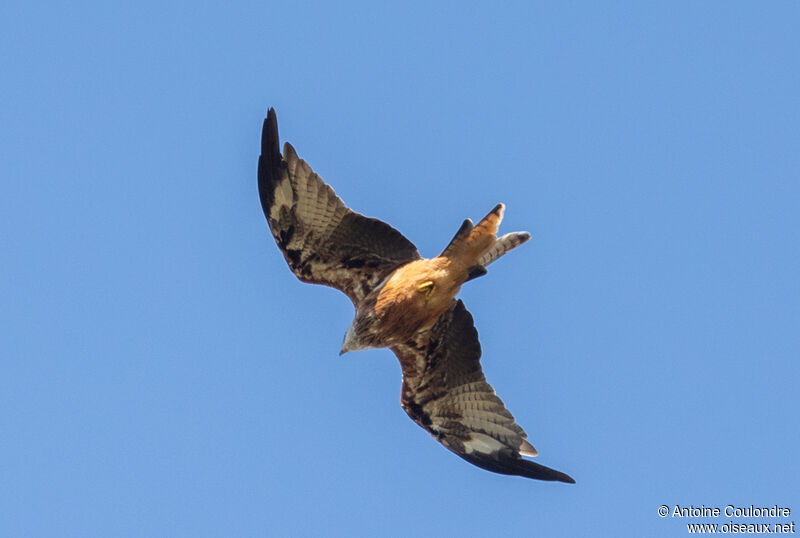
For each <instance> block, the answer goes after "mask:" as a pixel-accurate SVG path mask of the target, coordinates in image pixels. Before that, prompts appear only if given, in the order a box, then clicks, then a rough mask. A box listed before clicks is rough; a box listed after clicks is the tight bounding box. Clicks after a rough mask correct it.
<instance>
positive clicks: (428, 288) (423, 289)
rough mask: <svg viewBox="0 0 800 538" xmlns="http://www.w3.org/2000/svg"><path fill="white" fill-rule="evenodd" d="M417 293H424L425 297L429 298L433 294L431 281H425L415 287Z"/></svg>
mask: <svg viewBox="0 0 800 538" xmlns="http://www.w3.org/2000/svg"><path fill="white" fill-rule="evenodd" d="M417 291H418V292H420V293H424V294H425V295H426V296H428V297H430V295H431V293H433V280H426V281H425V282H423V283H422V284H420V285H419V286H417Z"/></svg>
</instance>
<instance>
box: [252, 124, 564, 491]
mask: <svg viewBox="0 0 800 538" xmlns="http://www.w3.org/2000/svg"><path fill="white" fill-rule="evenodd" d="M258 190H259V195H260V197H261V206H262V208H263V209H264V215H265V216H266V217H267V222H268V223H269V227H270V230H272V235H273V236H274V237H275V241H276V242H277V244H278V247H279V248H280V249H281V252H283V255H284V257H285V258H286V261H287V263H288V264H289V268H290V269H291V270H292V272H293V273H294V274H295V275H296V276H297V278H299V279H300V280H302V281H303V282H310V283H312V284H324V285H326V286H332V287H334V288H336V289H339V290H341V291H343V292H344V293H345V294H347V296H348V297H350V300H351V301H353V305H354V306H355V310H356V313H355V319H354V320H353V322H352V324H351V325H350V327H349V328H348V329H347V332H346V334H345V337H344V344H343V345H342V351H341V353H345V352H347V351H354V350H359V349H367V348H380V347H388V348H389V349H391V350H392V351H393V352H394V354H395V355H397V358H398V359H400V365H401V367H402V370H403V385H402V390H401V396H400V404H401V405H402V407H403V409H404V410H405V412H406V413H407V414H408V416H409V417H411V419H412V420H413V421H414V422H416V423H417V424H419V425H420V426H421V427H422V428H424V429H425V430H427V431H428V433H430V434H431V435H433V437H435V438H436V440H437V441H439V442H440V443H442V444H443V445H444V446H445V447H447V448H448V449H449V450H451V451H452V452H454V453H456V454H457V455H459V456H460V457H462V458H464V459H465V460H467V461H468V462H470V463H472V464H474V465H477V466H478V467H482V468H484V469H487V470H489V471H493V472H495V473H501V474H509V475H520V476H524V477H527V478H536V479H539V480H558V481H561V482H569V483H574V482H575V481H574V480H573V479H572V478H571V477H569V476H568V475H566V474H564V473H562V472H559V471H556V470H554V469H550V468H549V467H545V466H543V465H539V464H538V463H534V462H532V461H530V460H526V459H523V457H522V456H536V454H537V452H536V449H535V448H533V445H531V444H530V443H529V442H528V441H526V437H527V435H526V434H525V432H524V431H523V430H522V428H520V427H519V426H518V425H517V423H516V422H514V417H513V416H511V413H509V412H508V410H507V409H506V408H505V406H504V405H503V402H502V401H501V400H500V398H498V397H497V396H496V395H495V392H494V389H492V387H491V386H490V385H489V384H488V383H487V382H486V378H485V377H484V375H483V371H482V370H481V365H480V356H481V346H480V344H479V343H478V332H477V331H476V330H475V327H474V325H473V322H472V316H471V315H470V313H469V312H468V311H467V309H466V308H465V307H464V303H462V302H461V300H457V299H455V295H456V294H457V293H458V291H459V289H460V288H461V285H462V284H463V283H464V282H467V281H469V280H471V279H473V278H476V277H479V276H482V275H484V274H486V267H487V266H488V265H489V264H490V263H492V262H493V261H495V260H496V259H498V258H499V257H500V256H502V255H503V254H505V253H506V252H508V251H510V250H511V249H513V248H515V247H517V246H519V245H521V244H522V243H524V242H525V241H527V240H528V239H530V234H528V233H526V232H513V233H509V234H506V235H503V236H501V237H497V236H496V234H497V229H498V226H499V225H500V221H501V220H502V218H503V210H504V208H505V207H504V206H503V204H498V205H497V206H496V207H495V208H494V209H492V211H491V212H489V214H488V215H486V216H485V217H484V218H483V219H482V220H481V221H480V222H479V223H478V224H477V225H473V224H472V221H471V220H470V219H467V220H465V221H464V223H463V224H462V225H461V228H459V230H458V232H457V233H456V235H455V237H453V239H452V241H450V244H449V245H447V248H445V249H444V251H442V253H441V254H439V255H438V256H437V257H435V258H431V259H425V258H422V257H421V256H420V255H419V252H417V249H416V247H415V246H414V245H413V244H412V243H411V242H410V241H409V240H408V239H406V238H405V237H403V235H402V234H401V233H400V232H398V231H397V230H395V229H394V228H392V227H391V226H389V225H388V224H386V223H384V222H381V221H379V220H377V219H373V218H368V217H365V216H363V215H360V214H358V213H356V212H354V211H352V210H351V209H350V208H348V207H347V206H346V205H345V204H344V202H342V200H341V199H340V198H339V197H337V196H336V194H335V193H334V191H333V189H332V188H331V187H329V186H328V185H327V184H325V182H323V181H322V178H320V177H319V176H318V175H317V174H315V173H314V171H313V170H312V169H311V167H310V166H309V165H308V164H307V163H306V162H305V161H304V160H302V159H300V158H299V157H298V156H297V153H295V150H294V148H293V147H292V146H291V145H290V144H289V143H288V142H287V143H286V144H285V145H284V147H283V155H281V153H280V148H279V142H278V122H277V118H276V116H275V111H274V110H273V109H270V110H269V112H268V114H267V118H266V120H265V121H264V128H263V132H262V137H261V156H260V157H259V160H258Z"/></svg>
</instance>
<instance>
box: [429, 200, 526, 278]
mask: <svg viewBox="0 0 800 538" xmlns="http://www.w3.org/2000/svg"><path fill="white" fill-rule="evenodd" d="M505 208H506V206H505V205H503V204H497V205H496V206H495V207H494V209H492V210H491V211H490V212H489V214H488V215H486V216H485V217H483V218H482V219H481V221H480V222H478V224H477V226H473V224H472V220H470V219H467V220H465V221H464V223H463V224H462V225H461V228H459V229H458V231H457V232H456V235H455V236H454V237H453V239H452V240H451V241H450V244H448V245H447V248H445V249H444V251H442V253H441V254H440V256H444V257H447V258H450V259H452V260H455V261H457V262H458V263H461V264H463V265H464V266H465V267H467V268H468V269H467V271H468V274H469V277H468V278H467V280H471V279H473V278H476V277H479V276H481V275H485V274H486V266H487V265H489V264H490V263H492V262H493V261H495V260H496V259H497V258H499V257H500V256H502V255H503V254H505V253H506V252H508V251H510V250H511V249H513V248H515V247H518V246H519V245H521V244H522V243H524V242H525V241H527V240H528V239H530V238H531V234H529V233H528V232H512V233H509V234H506V235H504V236H502V237H497V229H498V228H499V227H500V222H501V221H502V220H503V211H505Z"/></svg>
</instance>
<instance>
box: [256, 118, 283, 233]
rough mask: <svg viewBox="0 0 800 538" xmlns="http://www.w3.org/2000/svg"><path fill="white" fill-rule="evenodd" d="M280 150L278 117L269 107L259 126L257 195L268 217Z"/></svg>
mask: <svg viewBox="0 0 800 538" xmlns="http://www.w3.org/2000/svg"><path fill="white" fill-rule="evenodd" d="M281 161H282V158H281V151H280V147H279V142H278V117H277V115H276V114H275V109H274V108H272V107H270V109H269V111H267V117H266V119H265V120H264V125H263V126H262V128H261V155H260V156H259V158H258V195H259V198H260V199H261V208H262V209H263V210H264V215H265V216H267V217H269V208H270V206H271V205H272V191H273V189H274V188H275V187H274V185H273V182H274V181H275V180H276V178H277V176H278V168H279V167H280V166H281Z"/></svg>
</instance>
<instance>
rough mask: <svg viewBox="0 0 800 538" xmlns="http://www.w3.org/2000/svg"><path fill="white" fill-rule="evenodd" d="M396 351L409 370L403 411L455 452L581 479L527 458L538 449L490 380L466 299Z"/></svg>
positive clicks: (512, 468) (512, 469)
mask: <svg viewBox="0 0 800 538" xmlns="http://www.w3.org/2000/svg"><path fill="white" fill-rule="evenodd" d="M392 351H394V353H395V354H396V355H397V356H398V358H399V359H400V363H401V365H402V368H403V387H402V394H401V405H402V406H403V409H404V410H405V412H406V413H408V416H410V417H411V418H412V419H413V420H414V422H416V423H417V424H419V425H420V426H422V427H423V428H424V429H425V430H427V431H428V432H429V433H430V434H431V435H433V436H434V437H435V438H436V439H437V440H438V441H439V442H440V443H442V444H443V445H444V446H445V447H447V448H448V449H449V450H451V451H452V452H454V453H456V454H458V455H459V456H461V457H462V458H464V459H465V460H467V461H468V462H470V463H472V464H474V465H477V466H478V467H482V468H484V469H486V470H489V471H493V472H495V473H501V474H509V475H520V476H524V477H528V478H536V479H539V480H557V481H560V482H569V483H574V482H575V481H574V480H573V479H572V478H571V477H570V476H568V475H566V474H564V473H562V472H559V471H556V470H554V469H550V468H549V467H545V466H543V465H539V464H538V463H534V462H532V461H529V460H525V459H523V458H522V457H521V456H522V455H525V456H535V455H536V449H534V448H533V446H532V445H531V444H530V443H528V441H526V440H525V439H526V437H527V435H526V434H525V432H524V431H523V430H522V428H520V427H519V426H518V425H517V423H516V422H514V417H513V416H512V415H511V413H509V411H508V410H507V409H506V408H505V406H504V405H503V402H502V400H500V398H498V397H497V395H495V392H494V389H492V387H491V386H490V385H489V384H488V383H487V382H486V378H485V377H484V375H483V371H482V370H481V365H480V356H481V347H480V343H479V342H478V332H477V331H476V330H475V326H474V325H473V321H472V316H471V315H470V313H469V312H468V311H467V309H466V308H465V307H464V303H463V302H461V301H460V300H454V301H453V303H452V304H451V305H450V308H449V309H448V310H447V311H446V312H445V313H444V314H443V315H442V316H441V317H440V318H439V321H437V323H436V325H434V326H433V327H432V328H431V329H430V330H429V331H426V332H425V333H421V334H420V335H418V337H417V339H416V341H413V342H409V343H407V344H404V345H401V346H396V347H393V348H392Z"/></svg>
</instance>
